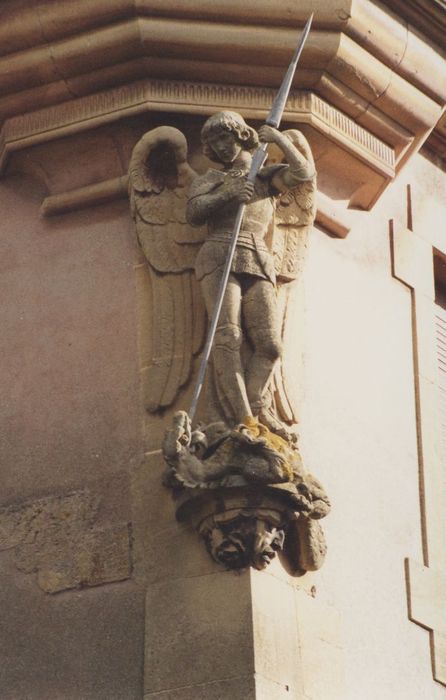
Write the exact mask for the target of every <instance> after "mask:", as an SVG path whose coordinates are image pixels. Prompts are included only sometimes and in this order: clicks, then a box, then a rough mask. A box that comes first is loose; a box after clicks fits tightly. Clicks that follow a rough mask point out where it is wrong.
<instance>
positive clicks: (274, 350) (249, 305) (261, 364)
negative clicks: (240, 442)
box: [243, 279, 282, 415]
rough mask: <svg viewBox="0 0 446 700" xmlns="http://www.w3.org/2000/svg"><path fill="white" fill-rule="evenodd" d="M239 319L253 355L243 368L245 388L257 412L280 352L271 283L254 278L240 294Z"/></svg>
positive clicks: (252, 407)
mask: <svg viewBox="0 0 446 700" xmlns="http://www.w3.org/2000/svg"><path fill="white" fill-rule="evenodd" d="M243 321H244V325H245V327H246V331H247V334H248V338H249V340H250V341H251V343H252V346H253V349H254V354H253V356H252V358H251V361H250V362H249V367H248V368H247V371H246V387H247V392H248V400H249V403H250V406H251V409H252V411H253V413H254V414H255V415H257V414H258V413H259V412H260V410H261V408H262V407H263V404H264V401H265V393H266V390H267V388H268V384H269V381H270V379H271V374H272V371H273V368H274V365H275V363H276V361H277V360H278V359H279V357H280V355H281V353H282V341H281V337H280V331H279V320H278V317H277V294H276V289H275V287H274V285H273V284H272V282H270V281H269V280H263V279H256V281H255V282H253V283H252V284H251V286H250V287H249V288H248V289H247V290H246V291H245V293H244V295H243Z"/></svg>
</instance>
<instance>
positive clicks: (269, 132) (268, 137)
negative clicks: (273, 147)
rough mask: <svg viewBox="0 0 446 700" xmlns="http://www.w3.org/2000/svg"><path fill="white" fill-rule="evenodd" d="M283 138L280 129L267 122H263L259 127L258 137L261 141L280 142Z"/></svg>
mask: <svg viewBox="0 0 446 700" xmlns="http://www.w3.org/2000/svg"><path fill="white" fill-rule="evenodd" d="M283 138H284V137H283V135H282V134H281V133H280V131H278V130H277V129H275V128H274V127H273V126H269V125H268V124H263V126H261V127H260V129H259V139H260V141H262V142H263V143H280V142H281V141H282V139H283Z"/></svg>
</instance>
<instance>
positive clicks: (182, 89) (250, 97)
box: [0, 80, 395, 177]
mask: <svg viewBox="0 0 446 700" xmlns="http://www.w3.org/2000/svg"><path fill="white" fill-rule="evenodd" d="M274 95H275V91H274V90H272V89H270V88H254V87H239V86H231V85H215V84H211V83H192V82H180V81H161V80H143V81H138V82H135V83H132V84H131V85H125V86H122V87H119V88H114V89H112V90H108V91H105V92H102V93H97V94H95V95H91V96H89V97H83V98H80V99H77V100H73V101H71V102H66V103H62V104H60V105H56V106H54V107H51V108H44V109H41V110H38V111H36V112H31V113H29V114H26V115H23V116H18V117H12V118H11V119H8V120H7V121H6V122H5V124H4V125H3V128H2V130H1V132H0V169H1V170H3V168H4V165H5V160H6V157H7V155H8V154H9V153H11V152H13V151H16V150H20V149H23V148H27V147H29V146H33V145H35V144H38V143H43V142H46V141H51V140H53V139H57V138H60V137H61V136H66V135H69V134H73V133H78V132H81V131H84V130H87V129H91V128H93V127H96V126H99V125H101V124H105V123H108V122H111V121H115V120H117V119H121V118H123V117H127V116H130V115H133V114H141V113H144V112H148V111H150V112H153V111H163V112H166V111H167V112H187V113H194V114H204V115H209V114H212V113H213V112H215V111H218V110H220V109H224V108H226V109H228V108H231V109H236V110H238V111H240V112H242V113H243V114H244V115H245V116H246V117H249V118H251V119H263V118H264V117H265V115H266V113H267V112H268V110H269V106H270V105H271V102H272V99H273V97H274ZM287 121H288V122H301V123H302V122H306V123H309V124H311V125H312V126H313V127H314V128H315V129H316V130H319V131H321V132H322V133H324V135H326V136H328V137H329V138H330V139H331V140H333V141H334V142H336V143H338V144H339V145H340V146H341V147H342V148H344V149H345V150H348V151H350V152H351V153H353V154H355V156H357V157H359V158H360V159H361V160H363V161H364V162H366V163H367V164H368V165H370V167H372V168H373V169H374V170H376V171H377V172H379V173H381V174H383V175H385V176H387V177H392V176H393V175H394V172H395V171H394V168H395V154H394V151H393V149H392V148H390V147H389V146H388V145H387V144H385V143H384V142H383V141H381V140H379V139H378V138H376V137H375V136H373V134H371V133H370V132H368V131H367V130H366V129H364V128H363V127H361V126H360V125H358V124H356V123H355V122H354V121H353V119H351V118H350V117H347V116H346V115H345V114H342V112H340V111H339V110H338V109H336V108H335V107H332V106H331V105H329V104H328V103H327V102H325V101H324V100H322V99H321V98H320V97H318V96H317V95H314V94H313V93H309V92H299V91H295V92H293V93H291V94H290V98H289V100H288V103H287V108H286V111H285V114H284V122H287Z"/></svg>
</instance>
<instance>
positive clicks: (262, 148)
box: [189, 14, 313, 422]
mask: <svg viewBox="0 0 446 700" xmlns="http://www.w3.org/2000/svg"><path fill="white" fill-rule="evenodd" d="M312 21H313V14H311V15H310V17H309V19H308V21H307V23H306V25H305V27H304V30H303V32H302V35H301V37H300V39H299V42H298V44H297V47H296V50H295V52H294V55H293V58H292V60H291V63H290V65H289V66H288V70H287V72H286V73H285V77H284V79H283V80H282V84H281V86H280V88H279V91H278V93H277V95H276V97H275V100H274V102H273V105H272V107H271V110H270V112H269V114H268V116H267V118H266V121H265V123H266V124H268V126H273V127H275V128H276V129H278V128H279V125H280V122H281V120H282V115H283V111H284V109H285V105H286V101H287V99H288V94H289V92H290V88H291V83H292V82H293V78H294V73H295V71H296V66H297V63H298V61H299V58H300V55H301V53H302V51H303V48H304V45H305V42H306V40H307V37H308V34H309V33H310V28H311V23H312ZM267 149H268V144H267V143H261V144H260V145H259V147H258V148H257V149H256V151H255V153H254V155H253V157H252V161H251V167H250V170H249V173H248V176H247V180H248V182H254V181H255V179H256V177H257V173H258V172H259V170H260V168H261V167H262V165H263V163H264V162H265V159H266V153H267ZM245 208H246V205H245V204H244V203H242V204H240V206H239V208H238V211H237V216H236V217H235V222H234V229H233V232H232V237H231V243H230V245H229V250H228V256H227V258H226V263H225V267H224V270H223V276H222V278H221V282H220V287H219V290H218V295H217V300H216V302H215V306H214V311H213V314H212V318H211V323H210V325H209V331H208V335H207V338H206V344H205V346H204V350H203V355H202V358H201V363H200V369H199V370H198V377H197V382H196V384H195V389H194V394H193V396H192V401H191V406H190V409H189V418H190V421H191V422H192V420H193V418H194V416H195V412H196V410H197V404H198V399H199V397H200V394H201V390H202V388H203V382H204V377H205V374H206V369H207V365H208V362H209V357H210V354H211V349H212V345H213V343H214V337H215V331H216V330H217V324H218V320H219V318H220V312H221V307H222V304H223V299H224V296H225V292H226V287H227V285H228V279H229V274H230V272H231V265H232V260H233V258H234V253H235V248H236V246H237V241H238V237H239V233H240V228H241V225H242V221H243V216H244V214H245Z"/></svg>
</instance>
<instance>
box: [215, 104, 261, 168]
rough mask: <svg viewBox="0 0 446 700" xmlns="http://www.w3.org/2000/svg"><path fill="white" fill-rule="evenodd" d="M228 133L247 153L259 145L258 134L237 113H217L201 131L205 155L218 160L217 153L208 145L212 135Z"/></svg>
mask: <svg viewBox="0 0 446 700" xmlns="http://www.w3.org/2000/svg"><path fill="white" fill-rule="evenodd" d="M221 131H227V132H229V133H230V134H233V135H234V136H235V137H236V139H237V140H238V142H239V143H240V145H241V146H243V148H244V149H245V150H247V151H253V150H254V149H255V148H256V147H257V146H258V145H259V137H258V135H257V132H256V131H255V130H254V129H252V128H251V127H250V126H248V125H247V123H246V122H245V120H244V119H243V117H242V116H241V115H240V114H238V113H237V112H217V114H213V115H212V117H209V119H207V120H206V122H205V123H204V126H203V128H202V130H201V142H202V144H203V153H204V155H205V156H207V157H208V158H210V159H211V160H216V157H215V153H214V152H213V150H212V148H211V147H210V146H209V144H208V138H209V136H210V135H211V134H217V133H218V132H221Z"/></svg>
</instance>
